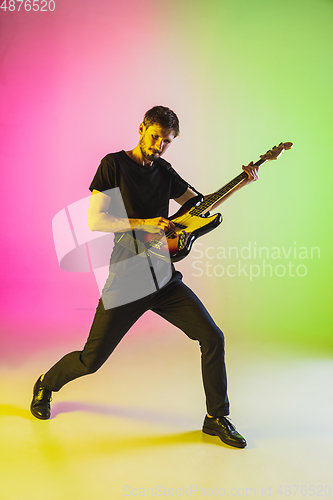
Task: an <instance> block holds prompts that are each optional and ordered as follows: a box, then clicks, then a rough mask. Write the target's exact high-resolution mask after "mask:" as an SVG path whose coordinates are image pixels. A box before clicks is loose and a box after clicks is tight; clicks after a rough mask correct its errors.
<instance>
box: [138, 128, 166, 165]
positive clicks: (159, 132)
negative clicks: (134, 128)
mask: <svg viewBox="0 0 333 500" xmlns="http://www.w3.org/2000/svg"><path fill="white" fill-rule="evenodd" d="M139 133H140V135H141V137H140V141H139V146H140V149H141V153H142V155H143V156H144V158H146V160H148V161H154V160H157V159H158V158H159V157H160V156H162V154H164V153H165V151H166V150H167V149H168V147H169V146H170V144H171V142H172V141H173V139H174V138H175V133H174V131H173V130H170V129H165V128H162V127H160V126H159V125H157V124H155V125H151V126H150V127H148V128H147V127H145V125H144V124H143V123H141V125H140V127H139Z"/></svg>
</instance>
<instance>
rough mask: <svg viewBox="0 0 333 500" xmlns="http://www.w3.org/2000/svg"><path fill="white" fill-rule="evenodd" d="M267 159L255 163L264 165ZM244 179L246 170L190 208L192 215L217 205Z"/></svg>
mask: <svg viewBox="0 0 333 500" xmlns="http://www.w3.org/2000/svg"><path fill="white" fill-rule="evenodd" d="M266 161H268V160H267V159H263V158H261V159H260V160H258V161H257V162H256V163H255V165H256V166H257V167H260V165H262V164H263V163H265V162H266ZM244 179H247V173H246V172H242V173H241V174H239V175H237V177H235V178H234V179H232V180H231V181H230V182H228V184H226V185H225V186H223V187H221V188H220V189H218V190H217V191H215V193H213V194H211V195H210V196H208V197H207V198H205V200H204V201H203V202H201V203H200V205H199V206H198V207H194V208H192V210H190V214H191V215H201V214H202V213H203V212H206V211H207V210H209V209H210V208H211V207H212V206H213V205H215V203H217V202H218V201H220V200H221V199H222V198H224V197H225V196H226V195H227V194H228V193H230V191H232V190H233V189H235V187H237V186H238V185H239V184H240V183H241V182H243V180H244Z"/></svg>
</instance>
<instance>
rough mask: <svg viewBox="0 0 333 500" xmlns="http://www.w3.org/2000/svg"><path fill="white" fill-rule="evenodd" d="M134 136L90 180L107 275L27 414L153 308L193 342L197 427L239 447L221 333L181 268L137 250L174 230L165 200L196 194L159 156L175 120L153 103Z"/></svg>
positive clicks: (40, 413) (37, 412)
mask: <svg viewBox="0 0 333 500" xmlns="http://www.w3.org/2000/svg"><path fill="white" fill-rule="evenodd" d="M139 134H140V141H139V143H138V145H137V146H136V147H135V148H134V149H132V150H130V151H120V152H118V153H113V154H109V155H107V156H106V157H105V158H103V160H102V161H101V164H100V166H99V168H98V170H97V172H96V175H95V177H94V179H93V181H92V183H91V185H90V188H89V189H90V190H91V191H92V195H91V199H90V205H89V212H88V225H89V228H90V229H91V230H92V231H102V232H113V233H115V246H114V249H113V252H112V255H111V261H110V274H109V277H108V279H107V282H106V284H105V286H104V289H103V292H102V297H101V299H100V301H99V303H98V307H97V310H96V314H95V317H94V321H93V324H92V327H91V330H90V334H89V337H88V340H87V342H86V344H85V346H84V349H83V350H82V351H75V352H72V353H69V354H67V355H66V356H64V357H63V358H62V359H60V361H58V363H56V364H55V365H54V366H53V367H52V368H51V369H50V370H49V371H48V372H46V373H45V375H42V376H41V377H39V379H38V380H37V382H36V384H35V386H34V390H33V400H32V403H31V412H32V414H33V415H34V416H35V417H37V418H39V419H48V418H50V400H51V394H52V392H53V391H59V390H60V389H61V387H62V386H63V385H65V384H66V383H68V382H69V381H71V380H74V379H75V378H77V377H80V376H83V375H87V374H89V373H93V372H95V371H96V370H97V369H98V368H99V367H100V366H101V365H102V364H103V363H104V362H105V361H106V360H107V358H108V357H109V356H110V354H111V353H112V351H113V350H114V349H115V347H116V346H117V344H118V343H119V342H120V340H121V339H122V338H123V336H124V335H125V334H126V332H127V331H128V330H129V329H130V328H131V326H132V325H133V324H134V323H135V322H136V321H137V320H138V318H139V317H140V316H141V315H142V314H143V313H144V312H145V311H147V310H152V311H154V312H155V313H157V314H159V315H160V316H162V317H163V318H165V319H167V320H168V321H169V322H170V323H172V324H173V325H175V326H177V327H178V328H180V329H181V330H183V331H184V332H185V333H186V334H187V335H188V337H190V338H191V339H193V340H198V341H199V344H200V349H201V353H202V377H203V384H204V390H205V394H206V404H207V415H206V417H205V420H204V424H203V431H204V432H205V433H207V434H211V435H217V436H219V437H220V438H221V440H222V441H223V442H224V443H226V444H228V445H230V446H235V447H237V448H244V447H245V446H246V441H245V439H244V438H243V437H242V436H241V435H240V434H239V433H238V432H237V430H236V428H235V427H234V426H233V424H231V422H230V421H229V420H228V419H227V418H226V416H227V415H228V414H229V401H228V396H227V378H226V369H225V363H224V337H223V333H222V332H221V330H220V329H219V328H218V327H217V325H216V324H215V323H214V321H213V319H212V318H211V316H210V315H209V313H208V312H207V310H206V309H205V307H204V305H203V304H202V303H201V302H200V300H199V299H198V298H197V297H196V295H195V294H194V293H193V292H192V291H191V290H190V289H189V288H188V287H187V286H186V285H185V284H184V283H183V282H182V275H181V273H180V272H178V271H176V270H175V268H174V266H173V265H172V266H171V265H170V263H168V262H166V263H165V262H164V263H162V264H161V262H162V260H159V262H156V261H154V262H152V261H151V259H150V258H149V255H148V252H147V251H146V252H145V251H142V248H145V246H143V245H142V243H143V241H144V239H143V236H144V235H145V234H147V233H153V234H156V235H163V234H165V233H166V232H168V231H172V230H173V229H175V226H174V224H173V223H172V222H171V221H169V220H168V218H167V217H168V204H169V200H170V199H175V201H176V202H177V203H179V204H180V205H183V204H184V203H185V202H186V201H187V200H189V199H191V198H192V197H194V196H196V195H197V194H196V193H195V192H194V191H193V190H192V189H190V188H189V187H188V184H187V183H186V182H185V181H183V180H182V179H181V178H179V177H177V174H174V173H172V172H171V171H170V170H169V169H167V168H165V164H163V163H162V160H160V157H161V156H162V155H163V154H164V153H165V152H166V150H167V149H168V148H169V146H170V144H171V143H172V141H173V140H174V139H175V137H177V135H178V134H179V121H178V118H177V116H176V114H175V113H174V112H173V111H171V110H170V109H169V108H166V107H163V106H155V107H154V108H152V109H150V110H149V111H147V113H146V114H145V116H144V120H143V122H142V123H141V124H140V127H139ZM243 170H245V172H246V173H247V175H248V178H247V179H246V180H244V181H243V182H242V184H241V185H240V186H239V187H242V186H244V185H246V184H248V183H249V182H252V181H253V180H256V179H257V178H258V167H255V166H254V165H253V164H252V162H251V163H250V164H249V165H248V166H243ZM117 192H120V193H121V200H120V203H118V204H117V203H114V200H116V198H117V196H116V193H117ZM118 201H119V200H118ZM220 203H221V201H220ZM113 204H114V205H115V206H113ZM218 204H219V203H216V204H215V205H214V206H213V207H212V208H215V207H216V206H217V205H218ZM119 207H120V208H119ZM121 207H123V208H125V210H126V214H127V216H126V214H125V211H124V210H122V209H121ZM147 258H148V260H147ZM163 266H164V267H163ZM147 270H148V271H147ZM125 284H126V286H125ZM127 285H130V286H129V287H128V286H127ZM137 285H139V286H138V287H137ZM124 286H125V294H124V293H123V292H124ZM126 287H127V288H126ZM130 288H131V289H136V288H137V291H136V292H135V293H137V294H139V295H136V296H135V294H134V298H135V300H130V299H128V298H125V299H124V297H125V296H126V297H127V292H128V290H129V289H130ZM142 290H143V291H142ZM119 297H121V300H120V301H119Z"/></svg>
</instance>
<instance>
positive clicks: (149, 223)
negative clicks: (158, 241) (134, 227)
mask: <svg viewBox="0 0 333 500" xmlns="http://www.w3.org/2000/svg"><path fill="white" fill-rule="evenodd" d="M140 229H141V230H142V231H146V232H147V233H159V234H164V233H167V232H169V231H174V230H175V229H176V226H175V225H174V223H173V222H171V221H170V220H168V219H165V218H164V217H155V218H153V219H142V225H140Z"/></svg>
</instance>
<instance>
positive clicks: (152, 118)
mask: <svg viewBox="0 0 333 500" xmlns="http://www.w3.org/2000/svg"><path fill="white" fill-rule="evenodd" d="M143 124H144V125H145V126H146V127H147V128H148V127H150V126H151V125H154V124H157V125H159V126H160V127H162V128H166V129H170V130H173V132H174V134H175V137H177V135H179V132H180V130H179V120H178V116H177V115H176V113H174V112H173V111H172V110H171V109H170V108H166V107H165V106H154V107H153V108H151V109H149V110H148V111H147V112H146V113H145V116H144V117H143Z"/></svg>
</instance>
